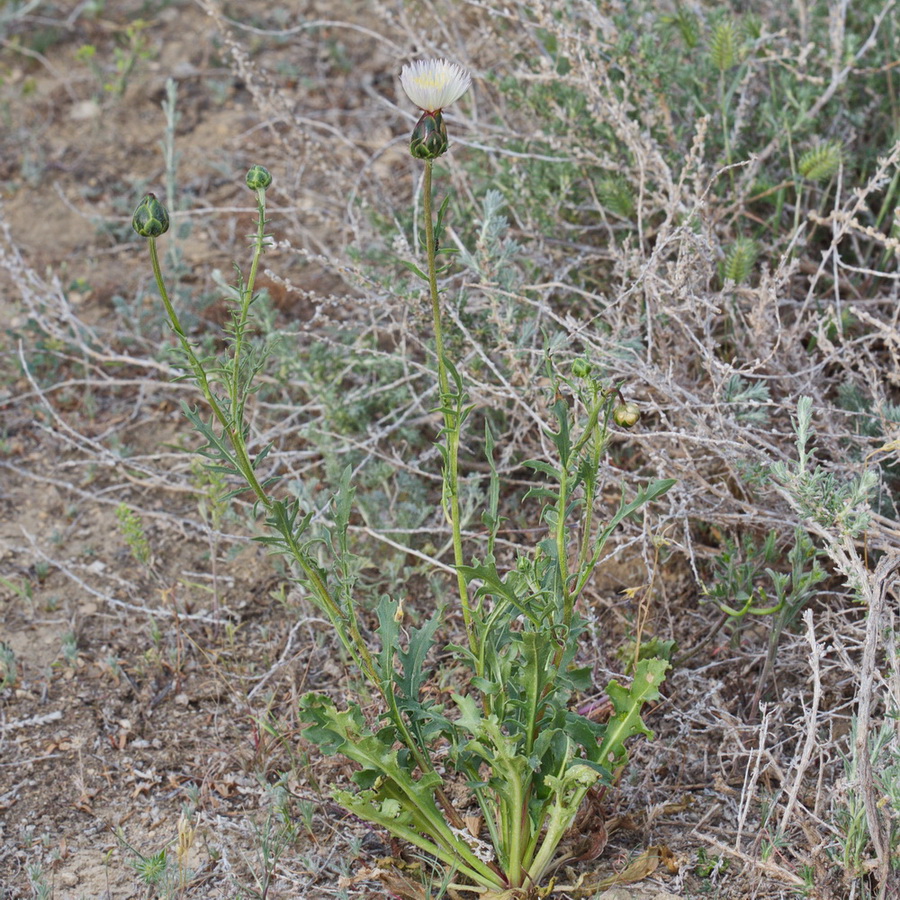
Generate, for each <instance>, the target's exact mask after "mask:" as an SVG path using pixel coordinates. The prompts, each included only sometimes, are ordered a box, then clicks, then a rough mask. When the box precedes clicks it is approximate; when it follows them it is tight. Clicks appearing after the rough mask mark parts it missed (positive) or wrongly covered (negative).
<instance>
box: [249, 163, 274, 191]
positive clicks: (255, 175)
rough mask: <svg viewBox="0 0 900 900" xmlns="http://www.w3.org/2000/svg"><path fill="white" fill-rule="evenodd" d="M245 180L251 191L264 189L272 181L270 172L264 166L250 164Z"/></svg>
mask: <svg viewBox="0 0 900 900" xmlns="http://www.w3.org/2000/svg"><path fill="white" fill-rule="evenodd" d="M245 181H246V182H247V187H248V188H250V190H251V191H258V190H263V191H264V190H265V189H266V188H267V187H268V186H269V185H270V184H271V183H272V173H271V172H270V171H269V170H268V169H267V168H266V167H265V166H250V169H249V171H248V172H247V177H246V179H245Z"/></svg>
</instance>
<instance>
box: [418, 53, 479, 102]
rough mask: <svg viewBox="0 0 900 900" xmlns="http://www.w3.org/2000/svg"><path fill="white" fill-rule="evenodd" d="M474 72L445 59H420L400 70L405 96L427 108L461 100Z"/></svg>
mask: <svg viewBox="0 0 900 900" xmlns="http://www.w3.org/2000/svg"><path fill="white" fill-rule="evenodd" d="M471 83H472V76H471V75H469V73H468V72H467V71H466V70H465V69H464V68H462V66H458V65H457V64H456V63H452V62H447V60H445V59H419V60H416V61H415V62H411V63H408V64H407V65H405V66H404V67H403V70H402V71H401V72H400V85H401V87H402V88H403V90H404V91H405V92H406V96H407V97H409V99H410V100H412V102H413V103H415V104H416V106H418V107H419V109H421V110H423V111H424V112H438V110H441V109H443V108H444V107H445V106H449V105H450V104H451V103H454V102H456V101H457V100H459V98H460V97H462V95H463V94H464V93H465V92H466V91H467V90H468V89H469V85H470V84H471Z"/></svg>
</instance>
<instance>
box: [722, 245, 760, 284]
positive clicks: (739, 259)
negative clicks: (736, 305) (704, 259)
mask: <svg viewBox="0 0 900 900" xmlns="http://www.w3.org/2000/svg"><path fill="white" fill-rule="evenodd" d="M758 255H759V249H758V247H757V244H756V241H754V240H751V239H750V238H744V237H740V238H738V239H737V240H736V241H735V242H734V243H733V244H732V245H731V246H730V247H729V248H728V250H727V252H726V253H725V259H723V260H722V263H721V266H720V276H721V278H722V281H723V283H724V282H726V281H732V282H734V283H735V284H744V283H745V282H746V281H747V279H749V277H750V275H751V273H752V272H753V266H754V265H755V264H756V258H757V256H758Z"/></svg>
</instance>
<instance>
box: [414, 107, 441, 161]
mask: <svg viewBox="0 0 900 900" xmlns="http://www.w3.org/2000/svg"><path fill="white" fill-rule="evenodd" d="M449 146H450V142H449V141H448V140H447V126H446V125H444V117H443V116H442V115H441V111H440V110H436V111H435V112H424V113H422V118H421V119H419V121H418V122H416V127H415V128H414V129H413V133H412V137H411V138H410V139H409V152H410V153H411V154H412V155H413V156H414V157H415V158H416V159H437V158H438V157H439V156H443V155H444V154H445V153H446V152H447V148H448V147H449Z"/></svg>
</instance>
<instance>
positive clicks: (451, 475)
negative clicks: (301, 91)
mask: <svg viewBox="0 0 900 900" xmlns="http://www.w3.org/2000/svg"><path fill="white" fill-rule="evenodd" d="M433 168H434V161H433V160H430V159H428V160H425V183H424V187H423V197H424V199H423V202H424V207H425V250H426V253H427V256H428V288H429V292H430V294H431V314H432V317H433V319H434V343H435V353H436V354H437V365H438V390H439V391H440V398H441V411H442V412H443V415H444V439H445V440H446V442H447V444H446V447H447V457H446V470H445V472H444V491H445V495H446V502H447V504H448V505H449V518H450V526H451V528H452V529H453V561H454V563H455V564H456V582H457V586H458V588H459V600H460V603H461V605H462V614H463V622H464V623H465V627H466V635H467V637H468V640H469V648H470V649H471V650H472V652H473V653H475V652H476V648H477V640H476V634H475V628H474V625H473V621H472V610H471V607H470V606H469V590H468V585H467V584H466V578H465V576H464V575H463V573H462V568H461V567H462V566H463V564H464V562H465V560H464V559H463V547H462V522H461V518H460V512H459V432H460V427H461V424H462V423H461V421H460V418H461V413H460V402H459V401H460V398H458V397H456V396H455V395H452V394H451V393H450V379H449V377H448V375H447V361H446V358H445V356H444V333H443V328H442V326H441V303H440V293H439V291H438V284H437V261H436V257H437V247H436V245H435V239H434V212H433V204H432V198H431V190H432V189H431V180H432V170H433ZM445 509H446V507H445Z"/></svg>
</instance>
